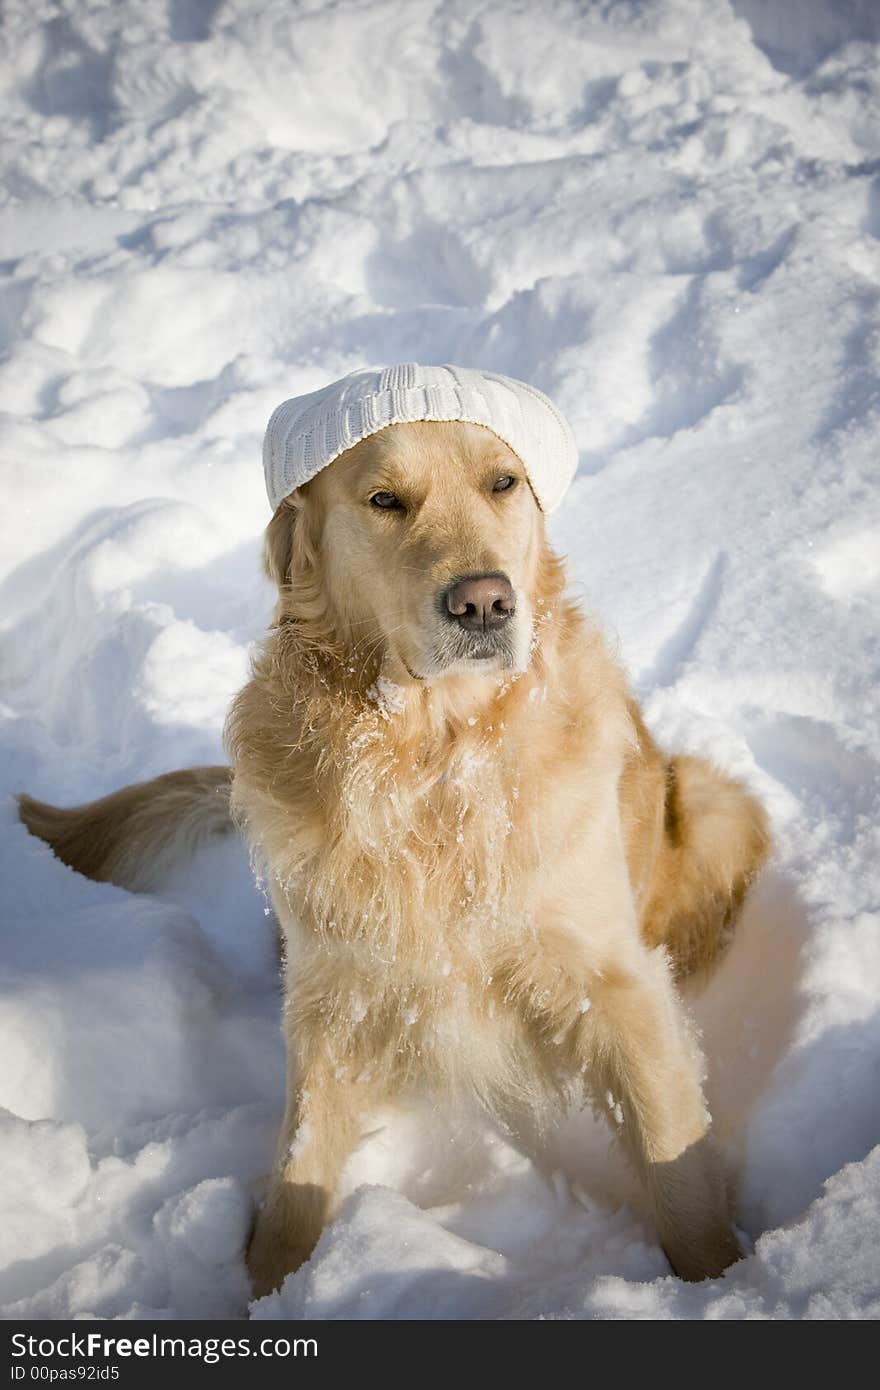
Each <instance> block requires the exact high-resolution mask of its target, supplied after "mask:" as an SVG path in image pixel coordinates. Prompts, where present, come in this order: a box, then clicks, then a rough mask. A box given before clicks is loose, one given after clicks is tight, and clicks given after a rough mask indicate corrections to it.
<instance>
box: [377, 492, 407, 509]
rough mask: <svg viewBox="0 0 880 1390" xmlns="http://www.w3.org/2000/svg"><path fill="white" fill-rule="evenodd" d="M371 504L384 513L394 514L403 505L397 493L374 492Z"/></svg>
mask: <svg viewBox="0 0 880 1390" xmlns="http://www.w3.org/2000/svg"><path fill="white" fill-rule="evenodd" d="M370 502H371V503H372V505H373V506H374V507H379V508H380V509H381V510H382V511H383V512H393V511H395V510H396V509H397V508H398V507H399V506H401V505H402V504H401V501H400V498H399V497H398V495H397V493H396V492H374V493H373V495H372V497H371V498H370Z"/></svg>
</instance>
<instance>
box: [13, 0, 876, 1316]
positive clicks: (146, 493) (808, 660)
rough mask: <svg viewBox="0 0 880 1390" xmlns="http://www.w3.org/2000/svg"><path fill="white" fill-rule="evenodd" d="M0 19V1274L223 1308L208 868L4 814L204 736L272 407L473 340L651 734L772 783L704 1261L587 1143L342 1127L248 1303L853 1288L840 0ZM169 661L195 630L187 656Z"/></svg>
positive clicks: (443, 5) (234, 1212)
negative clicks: (314, 1236)
mask: <svg viewBox="0 0 880 1390" xmlns="http://www.w3.org/2000/svg"><path fill="white" fill-rule="evenodd" d="M4 24H5V31H6V32H5V43H4V45H3V50H2V54H0V82H2V88H3V93H4V108H5V113H6V133H7V136H8V138H7V140H6V142H5V145H4V150H3V153H2V156H0V158H2V162H3V174H4V180H3V186H4V188H5V190H6V194H5V203H4V205H3V207H2V209H0V304H2V311H0V335H2V339H3V348H4V354H3V357H2V360H0V412H2V413H0V440H2V470H3V475H2V476H3V494H2V495H3V501H4V505H3V508H2V511H0V527H2V543H0V595H2V603H0V672H2V687H0V748H2V758H0V782H2V787H0V790H2V792H3V795H4V799H3V800H2V802H0V879H2V883H3V890H2V909H3V910H2V926H0V932H2V952H0V1106H2V1112H0V1306H2V1308H3V1311H4V1314H5V1316H7V1317H50V1318H54V1317H89V1316H97V1317H120V1318H132V1317H163V1318H173V1317H187V1316H197V1317H222V1316H236V1317H244V1316H247V1315H248V1299H249V1291H248V1285H247V1278H246V1274H245V1270H244V1264H243V1247H244V1241H245V1238H246V1232H247V1228H248V1224H249V1221H250V1213H251V1210H252V1203H253V1200H254V1197H255V1194H257V1193H258V1192H259V1189H260V1182H261V1179H262V1176H263V1175H264V1174H265V1171H266V1168H267V1165H268V1163H269V1161H270V1155H271V1149H272V1143H273V1138H274V1132H275V1129H276V1126H277V1123H278V1119H279V1112H280V1106H281V1100H282V1085H283V1057H282V1053H281V1040H280V1033H279V1030H278V1026H277V1020H278V1008H279V997H278V990H277V983H276V974H275V962H274V941H273V929H272V923H271V919H270V918H269V917H268V916H267V914H266V910H265V907H264V903H263V901H262V899H261V897H260V895H259V892H258V891H257V890H256V889H255V888H254V887H253V885H252V882H251V878H250V873H249V869H248V865H247V863H246V860H245V856H244V854H243V852H242V851H241V850H240V849H239V848H237V847H236V846H235V845H233V844H227V845H225V846H224V845H219V846H218V845H214V846H210V847H208V848H206V849H205V850H204V851H202V852H201V854H200V856H199V857H198V859H197V861H196V862H195V863H194V864H193V865H191V866H189V868H188V869H182V870H181V871H180V872H179V873H178V874H177V876H176V877H175V879H174V881H173V882H170V883H169V884H168V885H167V889H166V890H165V891H164V892H163V893H162V894H159V895H155V896H152V897H134V896H131V895H127V894H125V893H123V892H122V891H120V890H118V889H115V888H112V887H110V886H108V885H99V884H94V883H90V882H87V881H86V880H84V879H82V878H79V877H77V876H76V875H74V874H73V873H71V872H70V871H69V870H68V869H66V868H65V867H64V866H63V865H62V864H60V863H59V862H57V861H56V860H54V859H53V858H52V856H51V854H50V853H49V851H48V850H47V848H46V847H45V846H44V845H42V844H40V843H39V842H37V841H34V840H32V839H31V838H30V837H28V836H27V834H26V833H25V831H24V829H23V827H22V826H21V825H20V824H19V823H18V821H17V818H16V815H15V810H14V802H13V793H14V792H15V791H17V790H21V789H24V788H27V790H29V791H31V792H32V793H33V794H34V795H36V796H38V797H42V798H45V799H49V800H56V801H62V802H64V801H67V802H74V801H81V800H84V799H87V798H90V797H94V796H98V795H101V794H103V793H105V792H107V791H109V790H111V789H112V788H114V787H116V786H119V785H121V784H122V783H124V782H127V781H132V780H135V779H138V778H143V777H149V776H153V775H155V774H156V773H159V772H162V771H165V770H169V769H172V768H174V767H178V766H181V765H184V764H187V763H201V762H212V761H219V760H221V759H222V749H221V742H220V736H221V727H222V721H223V717H224V713H225V709H226V706H227V703H228V701H229V698H230V696H231V695H232V693H233V692H234V691H235V689H236V688H237V686H238V685H239V684H240V683H241V681H242V680H243V678H244V675H245V672H246V669H247V648H248V643H249V642H250V641H251V640H253V639H254V638H255V637H256V636H258V635H259V633H260V631H261V629H262V628H263V627H264V625H265V622H266V620H267V617H268V614H269V610H270V604H271V595H270V593H269V592H268V589H267V588H266V586H265V585H264V583H263V581H262V580H261V578H260V572H259V539H260V532H261V528H262V527H263V525H264V524H265V521H266V520H267V508H266V503H265V497H264V494H263V490H262V478H261V470H260V462H259V449H260V439H261V435H262V431H263V429H264V427H265V423H266V421H267V419H268V417H269V414H270V412H271V410H272V409H273V408H274V406H275V405H277V404H278V402H279V401H280V400H282V399H284V398H285V397H287V396H290V395H293V394H296V393H299V392H305V391H308V390H310V389H314V388H316V387H317V386H320V385H321V384H323V383H324V382H326V381H328V380H330V379H332V378H334V377H336V376H338V375H340V374H341V373H343V372H345V371H347V370H350V369H353V368H355V367H358V366H362V365H365V364H370V363H381V362H392V361H400V360H418V361H423V362H444V361H457V362H461V363H464V364H474V365H480V366H483V367H486V368H489V369H491V370H498V371H502V372H510V373H512V374H514V375H516V376H519V377H522V378H525V379H527V380H530V381H532V382H534V383H535V384H536V385H537V386H539V387H540V388H542V389H543V390H545V391H546V392H548V393H549V394H550V395H551V396H553V397H554V398H555V399H556V400H557V401H558V403H559V404H560V405H561V406H562V408H563V409H564V410H565V411H566V413H567V415H568V417H569V418H570V420H571V422H572V425H573V426H574V429H575V432H576V436H577V442H578V446H579V450H580V460H581V469H580V475H579V477H578V479H577V480H576V482H575V484H574V487H573V489H572V491H571V493H570V495H569V499H568V501H567V503H566V505H565V506H564V507H563V508H562V510H561V512H560V513H559V514H558V515H557V516H556V517H555V518H554V521H553V528H552V529H553V537H554V540H555V543H556V544H557V546H558V547H559V548H560V549H561V550H562V551H564V552H565V553H567V555H568V556H569V559H570V566H571V572H572V579H573V581H574V583H575V585H576V587H577V589H578V591H579V592H580V594H581V595H582V597H583V601H584V603H585V604H586V605H587V606H588V607H589V609H590V610H591V611H593V612H594V613H596V615H597V616H598V619H599V620H600V621H601V622H602V623H603V624H604V625H605V627H606V629H607V630H608V631H609V632H610V633H612V634H613V635H614V636H615V638H616V640H618V641H619V644H620V648H621V651H622V654H623V657H624V659H625V661H626V662H627V664H628V666H629V668H630V670H631V672H632V674H633V678H634V681H635V683H636V686H637V688H638V690H639V692H640V694H641V696H642V698H643V700H644V702H645V707H646V713H647V716H648V719H649V722H650V724H651V727H652V729H653V731H654V732H655V734H656V735H657V736H658V737H659V739H660V740H661V741H662V742H663V743H664V744H666V745H667V746H675V747H680V748H683V749H688V750H690V751H693V752H698V753H709V754H711V755H712V756H713V757H715V758H716V759H717V760H719V761H720V762H721V763H722V764H723V765H724V766H726V767H727V768H728V769H729V770H730V771H731V772H733V773H735V774H737V775H739V776H741V777H743V778H744V779H745V780H747V781H748V782H749V783H750V784H751V785H752V786H753V787H754V788H755V789H756V790H757V791H758V792H759V794H760V795H761V796H762V797H763V799H764V800H765V802H766V804H767V806H768V808H769V809H770V811H771V814H772V816H773V821H774V826H775V831H776V836H777V843H778V853H777V859H776V862H775V864H774V866H773V868H772V869H771V870H770V871H769V872H768V874H767V875H766V877H765V879H764V881H763V883H762V885H761V887H760V889H759V890H758V891H757V892H756V893H755V895H754V897H753V900H752V901H751V903H750V906H749V909H748V912H747V915H746V919H745V921H744V923H743V927H742V931H741V933H740V936H739V938H738V939H737V941H736V943H735V945H734V947H733V949H732V951H731V953H730V955H729V957H728V959H727V960H726V961H725V963H724V965H723V967H722V969H721V970H720V971H719V973H718V974H717V976H716V977H715V978H714V980H713V981H712V983H711V985H710V987H709V988H708V990H707V991H706V992H705V993H704V995H703V996H702V997H701V998H699V999H698V1000H696V1001H695V1004H694V1008H695V1011H696V1014H697V1017H698V1020H699V1023H700V1026H701V1027H702V1029H703V1034H704V1041H705V1046H706V1050H707V1053H708V1058H709V1067H710V1077H709V1088H710V1096H711V1104H712V1108H713V1113H714V1115H715V1118H716V1124H717V1126H718V1130H719V1133H720V1135H721V1138H722V1140H723V1143H724V1146H725V1150H726V1153H727V1156H728V1159H729V1163H730V1166H731V1170H732V1171H733V1173H734V1174H735V1176H736V1179H737V1184H738V1194H739V1197H738V1202H739V1205H738V1223H739V1225H740V1227H741V1228H742V1230H743V1232H744V1235H745V1237H746V1239H747V1240H750V1241H752V1242H754V1250H753V1253H752V1254H750V1255H749V1256H748V1258H746V1259H745V1260H744V1261H743V1262H742V1263H741V1264H739V1265H738V1266H736V1267H735V1268H734V1269H732V1270H731V1271H729V1272H728V1274H727V1275H726V1276H725V1277H724V1278H723V1279H721V1280H718V1281H714V1282H712V1283H708V1284H705V1285H700V1286H685V1285H683V1284H681V1283H680V1282H679V1281H678V1280H675V1279H673V1278H672V1277H671V1276H670V1275H669V1271H668V1266H667V1265H666V1262H665V1260H664V1258H663V1255H662V1253H661V1251H660V1250H659V1247H658V1245H657V1243H656V1237H655V1234H654V1232H653V1230H652V1228H651V1225H650V1222H649V1221H648V1220H647V1218H646V1217H645V1215H644V1213H643V1211H642V1209H641V1206H640V1195H639V1191H638V1188H637V1186H636V1184H635V1183H634V1182H633V1180H632V1179H631V1178H630V1176H629V1175H628V1174H627V1172H626V1171H625V1169H624V1168H623V1167H622V1165H621V1162H620V1160H619V1158H618V1156H617V1154H616V1152H615V1151H614V1149H613V1148H612V1147H611V1144H610V1139H609V1136H608V1135H607V1134H606V1132H605V1130H604V1129H602V1128H600V1127H597V1126H596V1125H595V1124H594V1122H593V1121H592V1120H591V1119H590V1118H589V1117H588V1116H575V1117H573V1118H572V1121H571V1123H570V1125H569V1126H568V1127H567V1128H566V1130H565V1132H564V1133H563V1134H562V1135H560V1136H559V1140H558V1143H557V1144H556V1146H555V1147H554V1148H553V1150H552V1151H548V1152H544V1153H542V1154H541V1155H537V1156H529V1155H525V1154H522V1153H519V1152H517V1151H516V1150H515V1149H513V1148H512V1147H511V1146H510V1144H509V1143H508V1142H507V1140H506V1139H505V1137H504V1136H503V1135H501V1134H498V1133H496V1132H494V1131H493V1130H492V1129H491V1127H490V1126H488V1125H487V1124H486V1122H485V1121H484V1120H482V1119H481V1118H480V1117H476V1116H451V1117H448V1116H442V1115H436V1114H434V1113H433V1111H432V1110H431V1108H430V1105H429V1104H428V1103H426V1104H425V1106H424V1108H423V1109H422V1110H421V1111H418V1112H416V1113H389V1114H387V1115H385V1116H383V1117H381V1124H380V1127H379V1128H377V1130H376V1132H375V1133H374V1134H373V1135H372V1136H371V1137H370V1138H369V1139H368V1140H367V1141H366V1142H365V1144H364V1145H363V1146H362V1148H361V1149H360V1151H359V1152H358V1153H357V1154H356V1155H355V1156H354V1158H353V1159H352V1161H351V1163H350V1164H349V1168H348V1172H347V1178H346V1183H347V1189H348V1191H349V1194H350V1195H349V1197H348V1199H347V1201H346V1204H345V1206H344V1208H343V1210H342V1212H341V1214H340V1216H339V1218H338V1220H337V1221H336V1222H335V1223H334V1225H333V1226H332V1227H331V1228H330V1229H328V1230H327V1231H326V1232H325V1234H324V1237H323V1239H322V1242H321V1244H320V1246H319V1248H318V1250H317V1251H316V1253H315V1256H314V1258H313V1259H312V1261H311V1262H310V1263H309V1264H308V1265H307V1266H306V1267H304V1268H303V1269H302V1270H301V1271H300V1272H299V1273H298V1274H297V1275H295V1276H293V1277H291V1278H290V1279H289V1280H288V1281H287V1283H286V1285H285V1287H284V1289H283V1290H282V1291H281V1292H280V1293H279V1294H277V1295H273V1296H272V1297H270V1298H267V1299H263V1300H261V1301H260V1302H259V1303H257V1304H255V1305H254V1306H253V1307H252V1308H251V1310H250V1311H251V1314H252V1316H254V1317H260V1318H275V1317H291V1316H303V1315H308V1316H314V1317H347V1318H351V1317H358V1318H373V1317H447V1318H462V1317H535V1316H545V1317H575V1318H582V1317H602V1318H635V1317H689V1318H691V1317H724V1318H744V1317H758V1318H768V1317H772V1318H800V1317H835V1318H836V1317H868V1316H871V1315H874V1316H876V1315H877V1313H878V1312H880V1258H878V1256H877V1249H878V1246H880V1175H878V1170H877V1155H876V1152H875V1153H874V1154H873V1155H872V1154H871V1149H872V1146H873V1145H874V1144H876V1143H877V1142H878V1139H880V1098H878V1090H877V1085H876V1078H877V1067H878V1054H880V1007H878V1005H880V933H878V919H877V910H876V909H877V902H878V897H880V870H878V863H880V855H878V848H880V846H878V828H877V827H878V809H880V807H878V802H880V791H878V788H880V780H878V760H880V711H878V704H877V697H876V691H877V686H878V677H880V664H878V652H880V644H878V631H877V629H878V623H877V613H878V598H880V561H878V556H880V488H878V468H877V453H876V432H877V425H878V408H880V392H878V386H877V382H878V369H880V308H878V304H880V293H878V289H877V284H878V272H880V246H878V239H880V61H878V59H880V17H878V12H877V8H876V6H875V5H873V4H872V3H870V0H847V3H837V0H791V2H790V3H785V4H783V3H782V0H770V2H769V3H766V4H758V3H756V2H755V0H624V3H620V4H614V5H609V4H605V3H600V0H581V3H574V0H563V3H560V4H558V5H554V6H538V7H536V6H534V5H528V4H525V3H519V0H481V3H476V0H339V3H335V4H331V3H329V2H328V0H301V2H299V3H294V2H293V0H260V3H258V4H254V3H251V0H171V3H165V0H137V3H135V0H114V2H113V3H110V0H106V3H101V0H40V3H36V4H35V3H32V0H27V3H25V0H9V3H8V5H7V7H6V11H5V17H4ZM196 656H197V659H194V657H196Z"/></svg>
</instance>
